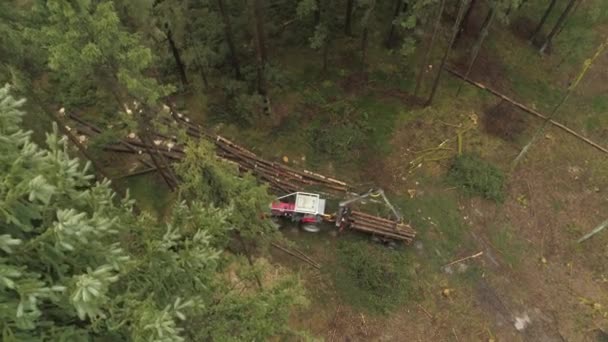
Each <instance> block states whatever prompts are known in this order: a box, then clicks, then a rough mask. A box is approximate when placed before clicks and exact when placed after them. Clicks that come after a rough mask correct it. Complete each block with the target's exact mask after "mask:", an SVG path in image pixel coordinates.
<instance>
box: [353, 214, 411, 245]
mask: <svg viewBox="0 0 608 342" xmlns="http://www.w3.org/2000/svg"><path fill="white" fill-rule="evenodd" d="M348 221H349V225H348V227H349V228H350V229H354V230H357V231H360V232H363V233H368V234H372V235H378V236H380V237H382V238H388V239H391V240H397V241H403V242H405V243H406V244H409V243H411V242H412V241H413V240H414V238H415V237H416V231H415V230H414V229H413V228H412V227H410V225H408V224H405V223H399V222H395V221H392V220H388V219H385V218H382V217H378V216H372V215H369V214H366V213H363V212H360V211H352V212H351V213H350V215H349V217H348Z"/></svg>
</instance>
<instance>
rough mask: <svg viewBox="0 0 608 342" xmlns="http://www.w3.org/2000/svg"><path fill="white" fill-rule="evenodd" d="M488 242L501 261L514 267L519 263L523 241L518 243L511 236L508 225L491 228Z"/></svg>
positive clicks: (515, 236)
mask: <svg viewBox="0 0 608 342" xmlns="http://www.w3.org/2000/svg"><path fill="white" fill-rule="evenodd" d="M492 228H493V230H492V231H491V234H490V242H491V243H492V246H493V247H494V248H496V250H498V252H499V253H500V255H501V256H502V258H503V260H504V261H505V262H506V263H508V264H509V266H511V267H514V266H517V264H518V263H519V262H520V256H521V255H522V252H523V250H524V247H525V246H524V244H523V241H520V240H519V239H518V237H517V235H516V234H513V232H511V230H512V229H513V228H512V227H509V226H508V225H502V226H495V227H492Z"/></svg>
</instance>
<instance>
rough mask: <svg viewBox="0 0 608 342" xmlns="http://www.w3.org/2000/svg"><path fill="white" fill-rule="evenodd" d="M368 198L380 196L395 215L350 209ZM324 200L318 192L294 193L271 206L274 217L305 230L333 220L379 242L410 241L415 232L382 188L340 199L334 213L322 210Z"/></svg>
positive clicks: (338, 225) (339, 226)
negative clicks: (286, 220) (374, 213)
mask: <svg viewBox="0 0 608 342" xmlns="http://www.w3.org/2000/svg"><path fill="white" fill-rule="evenodd" d="M367 198H371V199H373V198H381V199H382V200H383V202H384V204H385V205H386V206H387V207H388V208H389V209H390V210H391V212H392V214H393V216H394V218H393V219H385V218H381V217H377V216H372V215H369V214H365V213H363V212H360V211H356V210H353V208H352V205H353V204H354V203H356V202H360V201H363V200H365V199H367ZM325 204H326V200H325V199H323V198H321V196H320V195H319V194H313V193H307V192H294V193H291V194H288V195H284V196H281V197H278V198H276V199H275V201H273V203H272V204H271V206H270V209H271V215H272V217H274V218H284V219H289V220H291V221H292V222H296V223H298V224H299V225H301V227H302V229H303V230H305V231H307V232H312V233H316V232H319V231H320V228H319V223H321V222H323V221H326V222H334V223H335V226H336V227H337V228H338V230H339V231H340V232H341V231H343V230H345V229H352V230H356V231H359V232H362V233H366V234H371V235H372V237H373V238H374V239H376V240H379V241H382V242H392V241H403V242H405V243H409V242H411V241H412V240H413V238H414V237H415V235H416V233H415V231H414V230H413V229H412V228H411V227H410V226H409V225H407V224H404V223H403V222H402V218H401V215H400V214H399V212H398V211H397V210H396V209H395V207H394V206H393V205H392V204H391V203H390V201H389V200H388V198H386V196H385V195H384V191H382V190H381V189H380V190H374V189H372V190H369V191H368V192H366V193H365V194H363V195H357V196H355V197H354V198H351V199H348V200H344V201H342V202H340V204H339V208H338V211H337V213H335V214H332V215H328V214H326V213H325Z"/></svg>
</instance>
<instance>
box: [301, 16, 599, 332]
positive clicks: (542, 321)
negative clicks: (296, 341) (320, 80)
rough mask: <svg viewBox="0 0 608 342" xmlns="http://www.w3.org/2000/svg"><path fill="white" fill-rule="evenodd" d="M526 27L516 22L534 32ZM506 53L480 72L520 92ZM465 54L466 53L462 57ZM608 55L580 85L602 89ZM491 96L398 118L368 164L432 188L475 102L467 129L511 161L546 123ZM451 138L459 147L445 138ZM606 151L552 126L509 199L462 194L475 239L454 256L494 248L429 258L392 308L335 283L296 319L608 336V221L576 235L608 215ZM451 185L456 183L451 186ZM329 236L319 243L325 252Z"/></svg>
mask: <svg viewBox="0 0 608 342" xmlns="http://www.w3.org/2000/svg"><path fill="white" fill-rule="evenodd" d="M526 25H527V26H529V23H526ZM514 26H517V25H515V24H514ZM527 26H526V27H527ZM526 30H527V28H525V27H524V28H520V30H519V31H518V30H517V29H513V31H514V32H515V33H516V36H517V37H520V36H521V37H520V38H521V39H522V41H523V40H524V39H523V37H525V36H526V34H527V31H526ZM520 31H521V32H520ZM463 44H464V43H463ZM497 60H499V59H497V57H496V56H491V55H488V54H486V53H482V54H480V57H479V61H478V63H479V64H478V66H477V69H476V70H477V71H475V72H474V73H472V75H471V77H472V78H473V79H476V80H479V81H480V82H482V83H486V84H488V85H492V86H494V87H495V88H499V89H505V92H507V93H509V92H510V89H509V82H508V80H507V78H506V76H505V72H506V71H505V70H504V68H502V67H501V66H500V65H493V64H491V63H490V61H493V62H492V63H496V61H497ZM464 65H465V64H464V63H463V62H458V63H456V66H457V67H458V68H461V69H462V67H463V66H464ZM606 66H608V57H606V58H601V59H600V60H599V61H598V65H596V66H594V70H595V72H593V73H592V74H590V75H589V78H588V79H587V80H586V81H585V82H584V83H583V84H582V85H581V88H580V90H579V91H581V92H585V91H586V90H585V89H592V90H591V91H592V93H593V94H597V89H603V88H605V86H606V82H603V81H604V80H605V79H606V77H608V74H607V73H606V72H605V70H606ZM345 82H347V83H348V80H346V81H345ZM349 91H350V92H354V91H356V89H349ZM490 102H491V104H490V105H488V104H487V101H486V102H484V103H483V104H479V103H477V104H474V105H472V106H470V107H467V104H466V103H465V104H463V103H462V101H461V102H458V101H457V102H456V103H455V104H452V105H453V106H452V107H451V110H452V114H454V113H456V114H454V115H439V116H433V115H430V114H431V113H427V114H429V115H427V116H425V117H423V118H420V119H417V120H414V121H410V122H407V123H405V124H403V125H400V126H398V127H396V128H395V131H394V135H393V138H392V141H391V145H392V152H391V153H390V155H388V156H386V157H385V158H377V159H374V162H373V163H369V166H368V168H366V169H364V170H362V172H363V174H364V178H368V179H370V180H372V181H374V182H375V184H377V185H378V186H381V187H383V188H384V189H385V190H388V192H390V193H392V194H396V195H402V196H403V195H407V194H408V190H410V189H415V190H416V196H428V195H431V194H433V193H435V194H436V192H437V191H438V189H437V188H436V187H432V188H425V181H424V180H425V179H428V178H434V179H438V178H441V177H443V175H444V174H445V172H446V169H447V166H448V161H449V158H451V157H453V156H454V155H455V153H456V133H457V132H458V131H459V130H462V127H463V126H462V125H464V124H466V123H467V122H468V121H469V120H471V114H475V115H476V118H477V119H478V120H479V122H478V124H477V125H476V126H475V127H473V128H472V129H471V130H470V131H468V132H467V133H466V137H467V138H466V139H465V143H464V144H465V148H466V149H469V150H473V151H476V152H478V153H480V154H482V157H484V158H486V159H489V160H491V161H493V162H495V163H496V164H497V165H500V166H501V168H502V169H504V170H506V169H508V163H509V161H510V160H512V158H513V157H514V156H515V155H516V154H517V152H518V151H519V149H520V148H521V147H522V145H523V143H524V142H525V141H527V139H529V137H530V136H531V134H532V133H533V132H534V130H535V129H536V127H538V125H539V124H540V123H539V122H538V120H537V119H535V118H532V117H530V116H528V114H525V113H524V112H521V111H518V110H515V109H513V108H512V107H511V106H510V105H507V104H505V103H501V102H500V101H498V100H496V99H493V100H491V101H490ZM563 115H564V116H567V115H568V113H564V114H563ZM459 125H460V126H459ZM443 142H446V144H445V145H443V146H446V147H448V148H446V149H437V148H438V147H440V146H442V145H441V144H442V143H443ZM429 149H437V150H436V153H434V154H430V155H428V158H427V159H419V158H418V157H419V156H420V155H421V154H424V153H426V152H428V150H429ZM425 151H426V152H425ZM606 158H607V157H606V155H605V154H603V153H601V152H599V151H598V150H596V149H594V148H593V147H591V146H590V145H587V144H585V143H583V142H581V141H580V140H577V139H575V138H574V137H572V136H570V135H568V134H566V133H564V132H563V131H561V130H559V129H557V128H554V127H552V128H550V129H548V130H547V131H546V132H545V134H544V137H543V138H542V139H541V140H540V141H539V143H538V144H536V145H535V146H534V147H533V148H532V150H531V151H530V153H529V155H528V156H527V158H526V160H525V162H523V163H522V164H521V165H520V166H519V167H518V168H517V169H516V170H515V171H514V173H512V174H511V175H510V177H509V179H508V181H507V197H506V200H505V202H504V203H502V204H499V205H497V204H496V203H493V202H489V201H485V200H481V199H479V198H470V197H466V196H459V197H458V198H459V201H458V207H459V208H460V209H461V214H462V217H463V220H464V221H465V222H466V224H467V227H468V229H469V230H468V234H469V236H468V237H467V239H469V240H470V241H472V243H473V244H472V245H473V246H474V249H473V250H470V249H467V250H462V251H458V253H457V254H458V255H457V256H455V258H454V259H458V258H459V257H466V256H467V255H472V254H474V253H476V252H483V255H482V256H481V257H478V258H474V259H470V260H467V261H464V262H462V263H459V264H456V265H455V266H453V267H451V268H450V269H449V270H446V269H443V268H440V269H432V270H429V269H428V267H422V266H421V268H420V272H425V273H424V274H421V275H420V278H419V279H418V281H417V282H418V283H417V286H418V288H419V292H420V296H419V298H418V299H417V300H416V301H413V302H410V303H408V304H407V305H404V306H403V307H402V308H401V309H400V310H397V311H396V312H393V313H391V314H389V315H386V316H374V315H368V314H366V313H363V312H359V311H357V310H354V309H353V308H351V307H349V306H348V305H345V304H344V303H341V302H340V301H339V299H337V298H336V297H335V294H333V296H332V294H329V295H327V297H323V299H322V301H318V300H317V301H316V302H314V301H313V302H314V303H316V304H317V305H316V306H314V308H313V309H310V310H309V311H307V312H306V313H302V314H301V315H297V316H298V317H296V318H294V325H295V326H297V327H302V328H305V329H308V330H309V331H311V332H312V333H313V335H315V336H319V337H322V338H324V339H326V340H328V341H606V340H608V335H607V334H606V333H605V332H608V318H607V317H608V309H607V308H606V306H607V305H608V297H607V295H608V291H607V290H608V273H607V268H606V266H605V265H606V261H608V232H604V233H600V234H598V235H597V236H594V237H593V238H592V239H590V240H588V241H585V242H583V243H580V244H579V243H577V242H576V241H577V239H579V238H580V237H581V236H583V235H584V234H585V233H586V232H588V231H590V230H591V229H593V228H594V227H595V226H597V225H598V224H599V223H601V222H602V221H603V220H605V219H606V218H607V217H606V213H608V211H607V210H606V209H605V208H607V207H608V206H607V204H608V182H606V179H608V177H606V174H608V167H607V165H608V164H607V163H604V162H602V161H605V160H606ZM426 160H430V161H426ZM602 175H603V176H602ZM440 191H455V190H453V189H449V188H447V186H446V187H444V189H440ZM432 246H433V241H419V242H417V243H416V244H415V245H414V246H411V247H409V248H412V249H414V250H415V253H417V254H420V256H424V255H425V254H424V253H425V252H424V251H425V250H430V249H432V248H433V247H432ZM326 248H327V246H325V247H321V248H319V249H317V250H315V249H314V248H313V249H312V250H310V251H309V252H310V253H311V255H312V256H313V258H321V259H323V258H324V257H325V258H326V257H327V251H326V250H325V249H326ZM417 262H420V259H418V260H417ZM422 262H424V261H422ZM471 268H475V269H477V270H479V273H480V276H477V277H470V278H467V279H465V280H463V279H462V278H463V277H462V276H459V273H465V272H466V269H471ZM313 273H314V272H309V271H305V272H304V273H303V274H304V277H303V279H305V281H306V282H307V284H308V286H309V289H311V290H312V291H317V290H319V289H320V288H323V287H324V286H327V285H320V284H321V283H322V281H319V279H320V278H319V276H313V275H311V274H313ZM311 279H313V280H311ZM446 289H450V291H449V295H447V296H446V295H444V291H445V290H446ZM321 302H323V304H322V305H321V304H320V303H321Z"/></svg>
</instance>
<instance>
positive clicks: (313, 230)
mask: <svg viewBox="0 0 608 342" xmlns="http://www.w3.org/2000/svg"><path fill="white" fill-rule="evenodd" d="M302 229H303V230H305V231H307V232H309V233H318V232H319V231H321V228H319V226H317V225H316V224H303V225H302Z"/></svg>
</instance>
